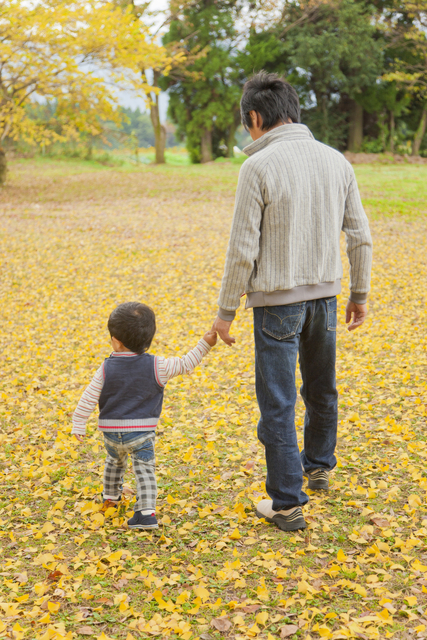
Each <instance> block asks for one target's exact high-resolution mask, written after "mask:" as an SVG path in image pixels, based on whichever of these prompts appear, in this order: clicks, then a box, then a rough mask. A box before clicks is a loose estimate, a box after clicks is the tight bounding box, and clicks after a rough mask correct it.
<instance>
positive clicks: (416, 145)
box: [412, 102, 427, 156]
mask: <svg viewBox="0 0 427 640" xmlns="http://www.w3.org/2000/svg"><path fill="white" fill-rule="evenodd" d="M426 127H427V102H426V103H425V105H424V108H423V112H422V114H421V120H420V124H419V125H418V129H417V132H416V134H415V138H414V142H413V143H412V155H413V156H418V155H419V154H420V147H421V143H422V141H423V138H424V134H425V132H426Z"/></svg>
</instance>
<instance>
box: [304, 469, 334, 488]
mask: <svg viewBox="0 0 427 640" xmlns="http://www.w3.org/2000/svg"><path fill="white" fill-rule="evenodd" d="M304 476H305V477H306V478H308V488H309V489H311V490H312V491H319V490H323V491H329V471H327V470H326V469H314V470H313V471H304Z"/></svg>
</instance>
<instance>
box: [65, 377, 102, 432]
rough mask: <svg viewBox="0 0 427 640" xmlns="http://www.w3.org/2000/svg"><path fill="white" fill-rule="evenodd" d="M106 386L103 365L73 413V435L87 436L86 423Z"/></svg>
mask: <svg viewBox="0 0 427 640" xmlns="http://www.w3.org/2000/svg"><path fill="white" fill-rule="evenodd" d="M103 386H104V365H101V366H100V367H99V369H98V371H97V372H96V373H95V375H94V376H93V378H92V381H91V383H90V385H89V386H88V387H86V389H85V390H84V391H83V395H82V397H81V398H80V400H79V403H78V405H77V407H76V410H75V411H74V413H73V428H72V430H71V433H77V434H78V435H81V436H84V435H85V434H86V422H87V421H88V419H89V416H90V414H91V413H92V411H93V410H94V409H95V407H96V405H97V404H98V400H99V396H100V395H101V391H102V387H103Z"/></svg>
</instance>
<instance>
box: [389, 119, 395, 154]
mask: <svg viewBox="0 0 427 640" xmlns="http://www.w3.org/2000/svg"><path fill="white" fill-rule="evenodd" d="M395 131H396V125H395V122H394V112H393V111H390V143H389V148H390V152H391V153H394V134H395Z"/></svg>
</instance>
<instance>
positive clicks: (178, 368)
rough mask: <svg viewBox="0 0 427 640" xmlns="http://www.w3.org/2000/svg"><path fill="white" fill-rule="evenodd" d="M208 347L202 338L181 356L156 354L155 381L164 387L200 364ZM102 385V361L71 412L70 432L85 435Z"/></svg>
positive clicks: (119, 355)
mask: <svg viewBox="0 0 427 640" xmlns="http://www.w3.org/2000/svg"><path fill="white" fill-rule="evenodd" d="M210 349H211V347H210V345H209V344H208V343H207V342H206V341H205V340H203V338H202V340H200V341H199V342H198V344H197V345H196V346H195V348H194V349H191V351H189V352H188V353H187V354H186V355H185V356H183V357H182V358H178V357H172V358H164V357H163V356H156V357H155V359H154V373H155V376H156V380H157V383H158V384H159V385H160V386H162V387H164V386H165V385H166V383H167V382H168V381H169V380H170V379H171V378H174V377H175V376H179V375H181V374H184V373H191V372H192V371H193V369H194V368H195V367H196V366H197V365H198V364H200V362H201V361H202V358H203V357H204V356H205V355H206V354H207V353H208V352H209V351H210ZM111 355H112V356H113V357H115V358H131V357H132V356H136V355H137V354H136V353H132V352H130V351H120V352H118V351H114V352H113V353H112V354H111ZM103 386H104V363H103V364H102V365H101V366H100V367H99V369H98V371H97V372H96V373H95V375H94V376H93V378H92V381H91V383H90V384H89V386H88V387H87V388H86V389H85V391H84V392H83V395H82V397H81V398H80V400H79V403H78V405H77V407H76V410H75V411H74V414H73V428H72V431H71V433H76V434H78V435H85V433H86V422H87V421H88V419H89V416H90V414H91V413H92V411H93V410H94V409H95V407H96V405H97V404H98V401H99V397H100V395H101V391H102V388H103Z"/></svg>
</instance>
